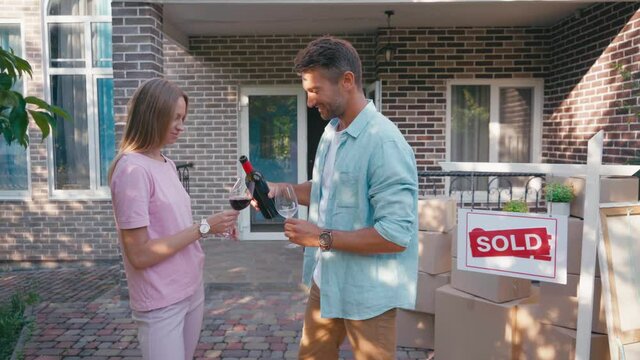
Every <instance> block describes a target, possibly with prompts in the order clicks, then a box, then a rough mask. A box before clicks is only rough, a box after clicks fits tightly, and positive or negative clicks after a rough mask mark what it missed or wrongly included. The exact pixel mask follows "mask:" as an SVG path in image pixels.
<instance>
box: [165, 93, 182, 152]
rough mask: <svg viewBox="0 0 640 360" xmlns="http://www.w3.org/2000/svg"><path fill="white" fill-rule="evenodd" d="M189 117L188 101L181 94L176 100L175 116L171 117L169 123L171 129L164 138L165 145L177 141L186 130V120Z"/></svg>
mask: <svg viewBox="0 0 640 360" xmlns="http://www.w3.org/2000/svg"><path fill="white" fill-rule="evenodd" d="M186 117H187V103H186V102H185V101H184V98H183V97H182V96H181V97H180V98H179V99H178V101H177V102H176V106H174V108H173V116H172V117H171V123H170V124H169V130H168V131H167V136H166V138H165V140H164V144H165V145H170V144H173V143H175V142H176V141H177V140H178V138H179V137H180V134H181V133H182V132H183V131H184V120H185V118H186Z"/></svg>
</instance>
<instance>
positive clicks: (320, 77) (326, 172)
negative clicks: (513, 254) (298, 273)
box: [270, 37, 418, 360]
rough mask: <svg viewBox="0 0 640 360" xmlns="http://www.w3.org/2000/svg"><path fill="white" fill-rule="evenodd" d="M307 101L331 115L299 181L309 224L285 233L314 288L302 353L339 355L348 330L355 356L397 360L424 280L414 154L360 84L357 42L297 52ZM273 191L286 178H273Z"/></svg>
mask: <svg viewBox="0 0 640 360" xmlns="http://www.w3.org/2000/svg"><path fill="white" fill-rule="evenodd" d="M295 70H296V72H297V73H299V74H300V75H301V77H302V86H303V88H304V90H305V91H306V93H307V97H308V98H307V106H309V107H316V108H317V109H318V111H319V112H320V115H321V116H322V118H323V119H324V120H329V124H328V125H327V126H326V128H325V131H324V133H323V135H322V138H321V140H320V143H319V145H318V151H317V155H316V159H315V166H314V169H313V179H312V180H311V181H309V182H306V183H302V184H298V185H294V189H295V190H296V195H297V197H298V200H299V202H300V204H302V205H308V206H309V221H305V220H300V219H289V220H287V221H286V223H285V227H284V231H285V235H286V236H287V237H288V238H289V240H290V241H291V242H293V243H296V244H299V245H302V246H305V247H306V248H305V256H304V269H303V277H304V281H305V282H306V283H307V284H308V285H310V286H311V291H310V295H309V301H308V304H307V309H306V312H305V319H304V328H303V332H302V339H301V342H300V353H299V358H300V359H322V360H325V359H337V358H338V352H339V347H340V344H342V342H343V341H344V338H345V336H346V337H348V339H349V342H350V343H351V346H352V348H353V350H354V355H355V357H356V359H393V358H395V351H396V327H395V316H396V308H399V307H400V308H407V309H413V308H414V306H415V297H416V279H417V263H418V255H417V248H418V245H417V241H418V240H417V230H418V226H417V193H418V185H417V184H418V179H417V169H416V162H415V157H414V155H413V151H412V149H411V147H410V146H409V145H408V144H407V142H406V140H405V139H404V138H403V136H402V134H401V133H400V131H399V130H398V129H397V127H396V126H395V125H394V124H393V123H392V122H391V121H389V120H388V119H387V118H386V117H384V116H383V115H382V114H380V113H379V112H378V111H377V110H376V108H375V106H374V104H373V103H371V102H370V101H367V99H366V98H365V97H364V93H363V91H362V65H361V62H360V57H359V56H358V53H357V51H356V50H355V49H354V48H353V46H352V45H351V44H350V43H349V42H347V41H344V40H340V39H336V38H333V37H322V38H319V39H317V40H314V41H312V42H311V43H309V45H308V46H307V47H306V48H305V49H304V50H302V51H300V53H299V54H298V56H297V57H296V59H295ZM271 185H272V190H271V193H270V195H271V196H274V195H275V193H276V192H277V191H278V188H280V187H281V185H282V184H271Z"/></svg>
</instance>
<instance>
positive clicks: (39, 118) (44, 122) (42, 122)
mask: <svg viewBox="0 0 640 360" xmlns="http://www.w3.org/2000/svg"><path fill="white" fill-rule="evenodd" d="M29 113H30V114H31V117H33V120H34V121H35V122H36V125H38V127H39V128H40V131H42V140H43V141H44V139H45V138H46V137H47V136H49V133H50V132H51V127H50V126H49V118H50V117H52V116H51V115H49V114H48V113H46V112H43V111H35V110H29Z"/></svg>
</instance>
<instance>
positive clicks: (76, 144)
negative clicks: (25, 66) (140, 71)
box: [45, 0, 115, 198]
mask: <svg viewBox="0 0 640 360" xmlns="http://www.w3.org/2000/svg"><path fill="white" fill-rule="evenodd" d="M45 28H46V30H47V41H48V44H47V60H48V61H47V63H48V66H47V68H48V74H47V75H48V82H49V84H48V85H49V99H50V100H51V102H52V103H53V104H55V105H57V106H60V107H62V108H64V109H65V110H67V111H68V112H69V113H70V114H71V116H72V117H73V121H63V120H61V119H59V121H58V127H57V132H56V133H55V134H54V135H53V136H52V137H51V140H50V145H51V146H50V151H51V156H50V160H49V161H50V163H49V165H50V166H49V178H50V188H51V193H52V196H53V197H55V198H95V197H97V198H103V197H108V184H107V179H106V175H107V171H108V168H109V164H110V163H111V160H112V159H113V156H114V153H115V128H114V117H113V70H112V59H111V58H112V53H111V3H110V1H108V0H51V1H50V2H49V5H48V7H47V14H46V17H45Z"/></svg>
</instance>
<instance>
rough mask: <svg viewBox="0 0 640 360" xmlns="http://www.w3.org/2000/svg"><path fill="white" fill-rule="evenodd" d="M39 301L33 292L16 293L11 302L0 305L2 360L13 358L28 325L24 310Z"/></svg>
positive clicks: (0, 352)
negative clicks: (18, 342)
mask: <svg viewBox="0 0 640 360" xmlns="http://www.w3.org/2000/svg"><path fill="white" fill-rule="evenodd" d="M38 299H39V297H38V295H37V294H36V293H35V292H33V291H27V292H16V293H15V294H13V295H12V296H11V299H10V300H9V302H7V303H4V304H0V360H5V359H10V358H11V354H12V353H13V348H14V347H15V345H16V342H17V341H18V338H19V337H20V332H21V331H22V328H23V326H25V325H28V324H27V323H28V321H27V320H26V319H25V318H24V310H25V308H26V307H27V305H31V304H35V303H36V302H38Z"/></svg>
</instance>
